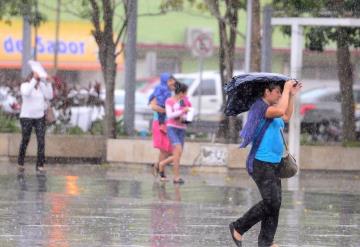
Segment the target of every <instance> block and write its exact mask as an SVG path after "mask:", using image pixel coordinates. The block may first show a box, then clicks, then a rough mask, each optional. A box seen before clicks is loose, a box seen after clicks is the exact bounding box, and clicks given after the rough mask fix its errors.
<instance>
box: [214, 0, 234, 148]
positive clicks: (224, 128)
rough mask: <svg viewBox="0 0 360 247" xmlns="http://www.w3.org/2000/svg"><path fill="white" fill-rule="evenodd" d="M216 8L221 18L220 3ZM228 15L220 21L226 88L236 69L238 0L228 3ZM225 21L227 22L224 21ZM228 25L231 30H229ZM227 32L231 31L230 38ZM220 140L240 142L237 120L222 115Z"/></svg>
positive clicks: (221, 53) (223, 74) (222, 61)
mask: <svg viewBox="0 0 360 247" xmlns="http://www.w3.org/2000/svg"><path fill="white" fill-rule="evenodd" d="M214 4H216V6H212V9H213V10H214V11H215V16H220V14H219V13H220V11H219V2H218V1H215V3H214ZM226 7H227V9H226V14H225V16H224V19H223V20H219V19H218V27H219V36H220V47H219V69H220V77H221V85H222V88H224V85H225V83H226V82H228V81H229V80H231V78H232V74H233V67H234V56H235V44H236V31H235V30H236V27H237V24H238V5H237V0H228V1H226ZM224 20H225V21H224ZM227 24H229V25H230V28H227ZM227 31H229V36H228V33H227ZM225 103H226V97H225V93H224V92H223V106H222V110H223V109H224V108H225ZM217 137H218V138H224V140H225V142H226V143H229V142H231V143H234V142H237V140H238V128H237V118H236V117H227V116H225V114H224V113H222V118H221V121H220V128H219V131H218V133H217Z"/></svg>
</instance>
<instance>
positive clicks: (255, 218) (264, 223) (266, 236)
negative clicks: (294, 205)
mask: <svg viewBox="0 0 360 247" xmlns="http://www.w3.org/2000/svg"><path fill="white" fill-rule="evenodd" d="M277 174H278V169H277V166H276V165H274V164H269V163H266V162H262V161H259V160H256V159H255V160H254V170H253V174H252V178H253V179H254V181H255V183H256V185H257V187H258V189H259V191H260V194H261V197H262V201H260V202H258V203H257V204H256V205H254V206H253V207H252V208H251V209H249V211H247V212H246V213H245V214H244V215H243V216H242V217H241V218H239V219H238V220H237V221H236V222H235V223H234V227H235V229H236V231H238V232H239V233H240V234H241V235H242V234H244V233H245V232H246V231H248V230H249V229H250V228H251V227H252V226H253V225H255V224H256V223H258V222H259V221H261V230H260V234H259V237H258V246H261V247H265V246H266V247H268V246H271V245H272V244H273V241H274V236H275V232H276V229H277V226H278V219H279V211H280V207H281V180H280V178H279V177H278V175H277Z"/></svg>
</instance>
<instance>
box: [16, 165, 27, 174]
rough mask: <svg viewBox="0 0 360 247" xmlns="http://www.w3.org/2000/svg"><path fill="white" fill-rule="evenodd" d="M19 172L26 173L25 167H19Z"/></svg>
mask: <svg viewBox="0 0 360 247" xmlns="http://www.w3.org/2000/svg"><path fill="white" fill-rule="evenodd" d="M17 170H18V172H24V171H25V167H24V166H23V165H18V166H17Z"/></svg>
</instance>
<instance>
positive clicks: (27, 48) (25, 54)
mask: <svg viewBox="0 0 360 247" xmlns="http://www.w3.org/2000/svg"><path fill="white" fill-rule="evenodd" d="M29 10H30V8H29V6H28V5H27V4H24V5H23V13H24V15H23V35H22V36H23V37H22V47H23V49H22V61H21V76H22V77H23V78H25V77H26V76H27V75H28V74H29V73H30V72H31V69H30V66H29V64H28V61H29V60H30V59H31V25H30V13H29Z"/></svg>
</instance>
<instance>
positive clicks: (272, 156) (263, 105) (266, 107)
mask: <svg viewBox="0 0 360 247" xmlns="http://www.w3.org/2000/svg"><path fill="white" fill-rule="evenodd" d="M300 88H301V83H297V82H296V81H294V80H289V81H287V82H285V85H284V89H283V92H281V86H279V85H278V84H273V83H269V84H267V85H266V87H265V90H264V92H263V95H262V97H261V98H259V99H258V100H256V101H255V103H254V104H253V105H252V106H251V107H250V110H249V115H248V119H247V122H246V124H245V126H244V128H243V130H242V131H241V133H240V136H241V137H242V138H243V141H242V143H241V145H240V147H246V146H247V145H248V144H250V143H251V142H252V149H251V151H250V153H249V155H248V158H247V161H246V167H247V170H248V172H249V174H250V176H251V177H252V179H253V180H254V181H255V183H256V185H257V187H258V189H259V191H260V194H261V197H262V200H261V201H260V202H259V203H257V204H256V205H254V206H253V207H252V208H251V209H249V210H248V211H247V212H246V213H245V214H244V215H243V216H242V217H241V218H239V219H237V220H236V221H235V222H232V223H230V225H229V228H230V233H231V236H232V238H233V240H234V242H235V244H236V246H241V241H242V238H243V235H244V233H245V232H247V231H248V230H249V229H250V228H251V227H252V226H254V225H255V224H256V223H258V222H261V230H260V234H259V237H258V246H261V247H269V246H271V247H277V246H278V245H276V244H274V243H273V241H274V236H275V233H276V229H277V226H278V219H279V212H280V207H281V180H280V178H279V176H278V172H279V170H278V167H279V164H280V162H281V158H282V155H283V152H284V143H283V140H282V137H281V132H280V131H281V129H283V128H284V121H285V122H288V121H289V120H290V118H291V115H292V113H293V107H294V96H295V95H296V93H298V92H299V91H300ZM256 146H257V147H256Z"/></svg>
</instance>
